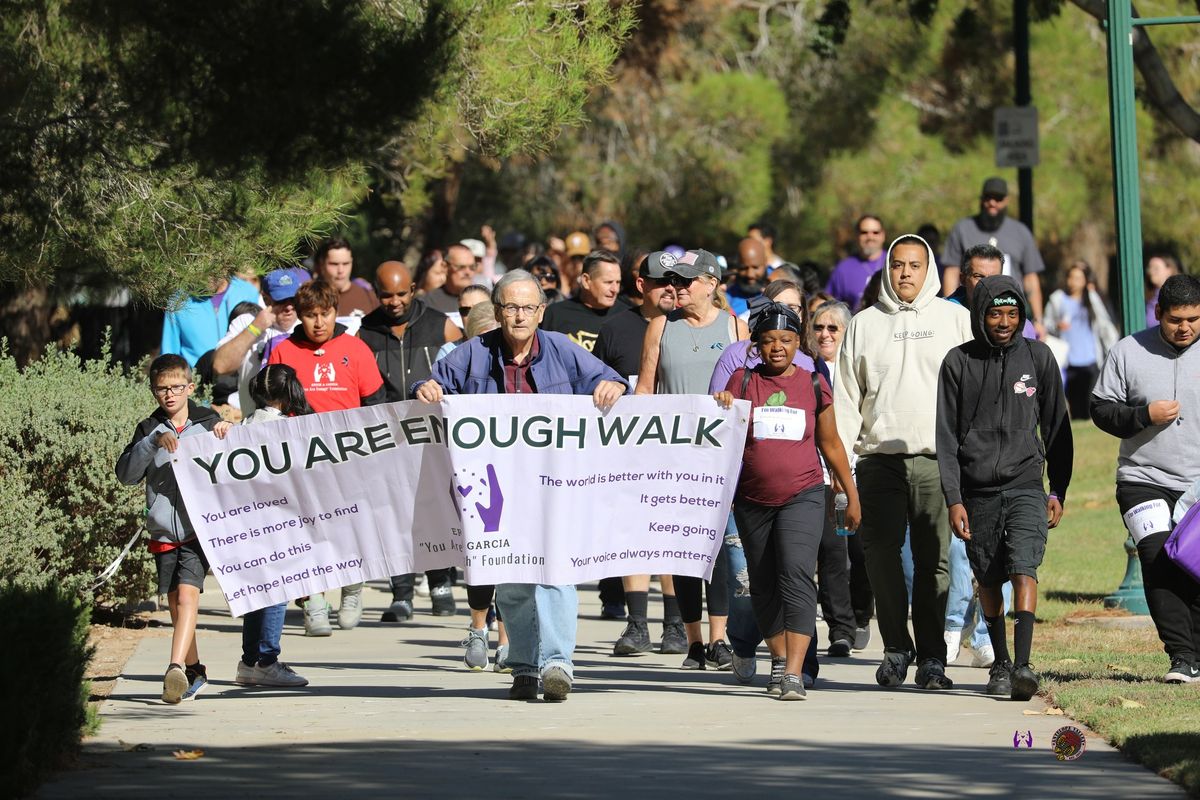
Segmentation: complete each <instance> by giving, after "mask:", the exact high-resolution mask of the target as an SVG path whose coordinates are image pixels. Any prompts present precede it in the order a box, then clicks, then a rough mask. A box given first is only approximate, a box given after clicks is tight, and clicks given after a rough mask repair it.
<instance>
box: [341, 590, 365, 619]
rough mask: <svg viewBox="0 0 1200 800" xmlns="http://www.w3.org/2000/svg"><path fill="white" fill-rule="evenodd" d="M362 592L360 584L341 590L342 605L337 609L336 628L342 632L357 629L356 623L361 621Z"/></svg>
mask: <svg viewBox="0 0 1200 800" xmlns="http://www.w3.org/2000/svg"><path fill="white" fill-rule="evenodd" d="M362 590H363V585H362V584H361V583H360V584H357V585H355V586H347V587H344V588H343V589H342V605H341V607H340V608H338V627H339V628H341V629H342V630H344V631H349V630H353V629H354V628H356V627H358V622H359V620H361V619H362V612H363V601H362Z"/></svg>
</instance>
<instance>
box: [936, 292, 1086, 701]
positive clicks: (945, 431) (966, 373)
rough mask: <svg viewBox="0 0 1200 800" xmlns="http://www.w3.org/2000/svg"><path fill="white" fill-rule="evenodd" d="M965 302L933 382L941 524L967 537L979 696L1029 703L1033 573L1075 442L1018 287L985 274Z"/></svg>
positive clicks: (1033, 677) (1058, 511) (1058, 509)
mask: <svg viewBox="0 0 1200 800" xmlns="http://www.w3.org/2000/svg"><path fill="white" fill-rule="evenodd" d="M971 301H972V302H971V324H972V329H973V330H974V333H975V338H974V340H973V341H970V342H967V343H966V344H962V345H959V346H958V347H956V348H954V349H953V350H951V351H950V352H949V353H947V354H946V358H945V360H944V361H943V362H942V369H941V374H940V376H939V378H938V409H937V412H938V413H937V454H938V469H939V472H940V473H941V480H942V492H943V493H944V494H945V495H946V505H947V507H948V508H949V514H950V530H951V531H953V533H954V535H955V536H957V537H958V538H960V539H962V540H963V541H964V542H966V545H967V557H968V558H969V559H970V562H971V571H972V572H974V573H975V580H976V581H977V582H978V583H979V602H980V604H981V605H982V607H983V615H984V621H985V622H986V623H987V627H988V633H989V635H990V636H991V640H992V646H993V647H994V648H995V651H996V661H995V663H994V664H993V665H992V670H991V675H990V677H989V680H988V685H987V693H988V694H993V695H1008V696H1010V697H1011V698H1012V699H1014V700H1028V699H1029V698H1031V697H1033V695H1034V694H1036V693H1037V690H1038V676H1037V673H1035V672H1034V671H1033V669H1032V668H1031V667H1030V666H1029V653H1030V650H1031V649H1032V646H1033V623H1034V612H1035V611H1036V609H1037V568H1038V567H1039V566H1041V563H1042V556H1043V555H1044V554H1045V552H1046V538H1047V532H1048V527H1049V528H1053V527H1055V526H1056V525H1058V522H1059V520H1060V519H1061V518H1062V513H1063V509H1062V503H1063V501H1064V500H1065V499H1066V495H1067V485H1068V484H1069V483H1070V482H1071V464H1072V460H1073V458H1074V445H1073V443H1072V440H1071V425H1070V422H1069V419H1068V415H1067V404H1066V398H1065V396H1064V394H1063V387H1062V379H1061V376H1060V373H1059V369H1058V364H1057V362H1056V361H1055V360H1054V355H1053V353H1051V351H1050V348H1049V347H1047V346H1046V345H1045V344H1043V343H1041V342H1038V341H1030V340H1028V339H1026V338H1024V337H1023V336H1022V335H1021V331H1022V328H1023V327H1024V325H1025V297H1024V295H1023V294H1022V292H1021V288H1020V286H1018V285H1017V282H1016V281H1015V280H1014V279H1012V278H1010V277H1008V276H1004V275H996V276H992V277H987V278H984V279H983V280H982V281H980V282H979V284H978V285H977V286H976V287H975V291H974V293H973V296H972V298H971ZM1039 429H1040V431H1039ZM1039 433H1040V436H1041V443H1040V444H1039V442H1038V435H1039ZM1043 467H1045V468H1046V471H1047V472H1048V475H1049V480H1050V495H1049V497H1048V498H1047V496H1046V495H1044V494H1043V490H1042V470H1043ZM1010 579H1011V581H1012V584H1013V590H1014V591H1013V594H1014V601H1015V602H1014V606H1015V608H1016V623H1015V625H1014V626H1013V643H1014V650H1015V652H1014V656H1015V659H1014V660H1015V662H1016V663H1015V666H1014V663H1013V661H1014V660H1010V659H1009V657H1008V643H1007V640H1006V639H1005V632H1004V606H1003V596H1002V594H1001V586H1002V585H1003V584H1004V582H1005V580H1010Z"/></svg>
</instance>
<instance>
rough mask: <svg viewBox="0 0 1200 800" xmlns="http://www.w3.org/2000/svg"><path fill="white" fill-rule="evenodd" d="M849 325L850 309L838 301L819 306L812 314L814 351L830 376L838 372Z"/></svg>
mask: <svg viewBox="0 0 1200 800" xmlns="http://www.w3.org/2000/svg"><path fill="white" fill-rule="evenodd" d="M849 324H850V307H849V306H848V305H846V304H845V303H839V302H837V301H836V300H835V301H832V302H829V303H824V304H822V305H820V306H817V308H816V309H815V310H814V311H813V312H812V322H811V329H812V333H811V336H812V340H811V341H812V345H811V346H812V350H813V352H814V353H817V354H818V355H820V356H821V360H822V361H824V362H825V364H826V365H827V366H828V367H829V374H830V375H832V374H834V373H835V372H836V371H837V370H836V367H837V355H838V349H839V348H840V347H841V346H842V337H843V336H845V335H846V326H847V325H849Z"/></svg>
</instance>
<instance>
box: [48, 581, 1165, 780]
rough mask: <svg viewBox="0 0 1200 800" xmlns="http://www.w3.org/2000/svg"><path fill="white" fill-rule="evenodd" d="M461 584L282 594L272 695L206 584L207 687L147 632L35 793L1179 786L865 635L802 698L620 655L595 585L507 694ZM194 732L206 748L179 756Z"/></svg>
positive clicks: (827, 665)
mask: <svg viewBox="0 0 1200 800" xmlns="http://www.w3.org/2000/svg"><path fill="white" fill-rule="evenodd" d="M456 593H458V594H459V598H458V599H459V608H460V609H462V611H460V615H459V616H457V617H454V618H435V617H433V616H430V615H429V614H428V613H423V612H427V611H428V607H429V606H428V600H427V599H426V600H422V599H421V598H417V607H418V614H417V617H416V618H415V620H414V621H412V622H410V623H407V624H404V625H400V626H396V625H389V626H386V627H385V626H382V625H380V624H379V623H378V622H377V621H376V620H378V618H379V614H380V612H381V611H382V609H383V607H384V605H385V604H386V603H387V601H388V599H389V598H388V596H387V595H386V594H385V593H384V592H382V591H377V590H375V589H371V588H368V589H367V591H366V594H365V595H364V598H365V600H366V603H367V607H368V612H367V614H365V615H364V622H363V624H362V625H361V626H360V627H359V628H357V629H356V630H353V631H336V632H335V633H334V635H333V637H332V638H329V639H306V638H305V637H304V636H303V634H302V629H301V628H299V627H298V625H299V623H300V615H299V612H291V611H289V615H288V627H287V628H286V629H285V633H284V640H283V649H284V660H286V661H287V662H288V663H289V664H291V665H293V666H294V667H295V668H296V670H297V671H298V672H300V673H301V674H303V675H305V676H306V677H307V678H308V679H309V680H310V681H311V684H310V685H309V686H308V687H307V688H305V689H303V690H299V691H268V690H254V689H242V688H239V687H237V686H235V685H234V684H233V682H232V677H233V671H234V669H235V664H236V661H237V658H238V656H239V653H240V636H239V632H240V630H241V623H240V621H238V620H235V619H230V618H229V616H228V614H227V612H226V611H225V609H224V608H223V607H222V608H214V604H215V603H220V600H219V598H220V594H219V592H218V591H216V587H215V586H213V587H212V588H211V589H210V590H209V591H208V592H206V594H205V595H204V598H205V600H206V601H207V607H206V608H204V609H202V614H201V633H200V652H201V655H202V658H203V660H204V662H205V663H206V664H208V666H209V675H210V677H211V678H212V680H213V683H212V684H211V685H210V686H209V689H208V691H207V692H205V693H204V694H202V695H201V696H200V697H199V698H198V699H197V700H195V701H194V702H189V703H185V704H182V705H180V706H177V707H168V706H164V705H163V704H162V703H161V702H160V701H159V699H158V698H159V694H160V692H161V686H162V671H163V669H164V662H165V661H166V651H167V647H168V640H167V639H166V638H162V637H148V638H147V639H145V640H144V641H143V642H142V643H141V645H140V646H139V648H138V651H137V652H136V653H135V654H134V656H133V658H132V659H131V660H130V661H129V663H128V665H127V666H126V668H125V674H124V676H123V678H122V680H120V681H119V682H118V683H117V686H116V688H115V690H114V691H113V693H112V695H111V696H110V697H109V699H108V700H107V701H106V702H105V703H104V705H103V708H102V716H103V727H102V728H101V730H100V733H99V735H98V736H96V737H94V738H92V739H89V740H88V741H87V742H86V743H85V746H84V757H83V759H82V761H83V766H82V768H80V769H78V770H75V771H73V772H69V773H64V774H61V775H59V776H58V777H57V778H56V779H55V780H52V781H50V782H48V783H47V784H46V785H44V786H43V788H42V790H41V792H40V796H42V797H47V798H58V797H62V798H72V800H75V799H76V798H80V797H121V798H126V797H154V798H162V797H168V796H169V797H197V798H199V797H204V798H212V797H225V796H245V797H275V796H292V797H297V796H314V797H321V796H323V797H333V796H339V797H342V796H380V795H384V794H385V793H386V794H388V795H391V796H395V797H418V798H425V797H440V796H444V797H454V798H458V797H480V798H485V797H486V798H509V797H513V798H516V797H568V798H584V797H612V796H619V795H622V794H626V795H630V796H633V797H640V796H650V797H655V798H671V797H687V798H690V799H691V800H695V799H696V798H705V797H722V798H729V797H732V796H735V795H744V796H754V795H761V794H763V793H766V794H768V795H771V796H783V795H787V796H789V797H796V796H800V795H799V793H800V792H807V793H808V796H814V797H823V796H832V795H835V794H836V796H838V797H839V798H855V797H864V798H866V797H872V798H876V797H904V798H919V797H931V798H939V800H940V799H942V798H946V797H960V796H965V797H1055V798H1096V797H1105V796H1107V797H1138V798H1150V797H1182V796H1183V793H1182V791H1181V790H1179V789H1178V788H1177V787H1175V786H1174V785H1172V784H1170V783H1169V782H1167V781H1165V780H1162V779H1160V778H1158V777H1157V776H1155V775H1154V774H1153V773H1151V772H1149V771H1148V770H1146V769H1143V768H1142V767H1140V766H1137V765H1134V764H1131V763H1129V762H1127V761H1125V760H1124V758H1122V756H1121V755H1120V754H1119V753H1118V752H1116V751H1115V750H1113V749H1112V748H1110V747H1108V746H1107V745H1106V744H1104V743H1103V742H1102V741H1101V740H1100V739H1099V737H1097V736H1091V737H1089V738H1088V746H1087V752H1086V753H1085V754H1084V755H1083V757H1082V758H1081V759H1079V760H1078V761H1074V762H1059V761H1057V760H1056V759H1055V758H1054V756H1053V755H1052V753H1051V752H1050V749H1049V742H1050V737H1051V734H1052V733H1053V732H1054V730H1055V729H1056V728H1058V727H1059V726H1061V725H1063V724H1067V723H1068V722H1069V720H1065V719H1064V718H1063V717H1058V716H1026V715H1024V714H1023V713H1022V712H1023V711H1024V710H1025V709H1034V710H1041V709H1042V708H1043V706H1042V704H1041V702H1040V701H1037V700H1034V701H1032V702H1029V703H1014V702H1011V701H1000V700H996V699H992V698H988V697H984V696H981V695H980V691H981V690H982V688H983V684H984V683H985V682H986V680H987V672H986V671H985V670H981V669H972V668H969V667H951V668H950V670H949V674H950V676H951V677H952V678H953V679H954V681H955V684H956V686H957V687H958V688H956V689H955V690H954V691H951V692H939V693H930V692H923V691H919V690H916V689H913V688H907V689H903V690H893V691H883V690H881V689H879V688H878V687H877V686H876V685H875V681H874V673H875V666H876V664H877V662H878V660H879V658H880V657H881V650H880V647H879V645H878V636H877V635H876V637H875V639H874V641H873V643H872V647H871V648H870V649H868V650H867V651H866V652H864V653H861V654H856V655H855V657H853V658H850V659H843V660H838V661H832V660H825V661H824V663H823V665H822V671H821V678H820V681H819V682H818V684H817V689H816V690H814V691H812V692H810V693H809V699H808V701H807V702H803V703H781V702H778V701H776V700H773V699H770V698H768V697H767V696H766V694H765V693H764V692H763V687H764V686H765V677H764V676H763V674H762V672H763V671H764V670H765V669H766V668H767V662H766V660H765V659H760V661H759V670H760V674H759V676H758V678H757V680H756V682H755V685H754V686H753V687H745V686H740V685H737V684H735V683H734V681H733V679H732V676H731V675H729V674H728V673H719V672H700V673H685V672H681V671H680V670H678V669H677V667H678V664H679V662H680V661H681V660H682V657H680V656H660V655H657V654H654V655H647V656H642V657H637V658H626V659H616V658H613V657H611V656H610V655H609V653H610V652H611V649H610V648H611V643H612V641H613V640H614V639H615V638H616V637H617V636H618V635H619V633H620V631H621V628H622V623H618V622H612V621H602V620H599V619H598V618H597V613H598V611H599V606H598V602H597V599H596V593H595V592H594V591H591V590H589V591H583V592H581V593H580V599H581V614H582V615H583V617H582V618H581V619H580V623H579V648H578V650H577V654H576V665H577V682H576V692H575V693H573V694H572V695H571V697H570V699H569V700H568V701H567V702H566V703H563V704H546V703H540V702H539V703H516V702H511V701H509V700H508V699H507V690H508V685H509V683H510V682H511V678H510V676H507V675H497V674H494V673H492V672H483V673H472V672H468V671H467V670H466V669H464V668H463V666H462V660H461V648H460V647H459V641H460V640H461V638H462V636H463V635H464V630H465V627H466V622H467V620H466V613H465V609H466V601H465V597H463V596H462V590H461V589H457V590H456ZM656 612H657V604H656V603H654V604H652V606H651V613H652V614H654V613H656ZM656 630H657V626H652V632H656ZM823 635H824V631H823V630H822V636H823ZM910 676H911V672H910ZM1016 730H1020V731H1022V732H1024V731H1032V733H1033V740H1034V746H1033V748H1032V749H1027V748H1025V747H1022V748H1021V749H1019V750H1014V749H1013V744H1012V741H1013V732H1014V731H1016ZM141 744H145V745H151V746H152V747H153V749H134V746H135V745H141ZM193 748H199V749H203V750H204V751H205V755H204V757H203V758H200V759H198V760H195V761H180V760H177V759H175V758H174V757H173V756H172V755H171V753H172V751H173V750H177V749H188V750H190V749H193Z"/></svg>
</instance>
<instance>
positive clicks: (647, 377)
mask: <svg viewBox="0 0 1200 800" xmlns="http://www.w3.org/2000/svg"><path fill="white" fill-rule="evenodd" d="M661 263H662V266H663V268H664V270H665V272H664V275H665V277H666V278H667V279H668V280H669V281H670V282H671V285H672V286H674V287H675V310H674V311H673V312H671V313H670V314H668V315H666V316H664V317H659V318H657V319H654V320H651V321H650V327H649V328H647V330H646V339H645V342H644V343H643V345H642V365H641V371H640V372H639V373H638V384H637V390H636V392H635V394H708V383H709V379H710V378H711V377H712V373H713V368H714V367H715V366H716V364H717V360H718V359H719V358H720V357H721V353H722V352H723V351H724V350H725V347H726V346H727V345H729V344H731V343H732V342H736V341H739V340H741V339H746V338H748V337H749V335H750V332H749V330H748V329H747V327H746V323H745V322H743V321H742V320H740V319H737V318H736V317H734V316H733V315H732V314H730V313H729V312H728V311H726V310H724V309H723V308H722V306H721V305H720V304H719V303H720V302H721V301H720V299H719V298H718V296H717V287H718V286H719V285H720V282H721V272H722V271H721V265H720V262H718V261H717V259H716V256H714V255H713V254H712V253H709V252H708V251H706V250H689V251H688V252H686V253H684V254H683V255H682V256H680V257H678V258H676V257H674V256H670V257H669V260H668V257H667V256H664V259H663V260H662V262H661ZM727 561H728V554H727V552H726V548H725V547H722V548H721V553H720V555H719V556H718V557H717V561H716V563H715V564H714V565H713V577H712V583H711V584H710V585H709V587H708V629H709V641H710V644H709V646H708V648H707V649H706V648H705V646H704V635H703V633H702V629H701V627H700V619H701V617H702V616H703V611H704V607H703V604H702V602H701V596H702V594H703V592H702V590H701V587H702V586H703V585H704V581H702V580H701V579H700V578H691V577H686V576H680V575H676V576H675V596H676V598H678V601H679V612H680V615H681V616H682V617H683V624H684V628H685V629H686V631H687V638H688V654H687V658H685V659H684V662H683V665H682V666H683V669H704V668H705V667H706V666H708V667H712V668H713V669H722V670H726V669H730V668H731V667H732V666H733V651H732V650H731V649H730V647H729V645H728V644H727V643H726V641H725V627H726V622H727V621H728V617H729V596H728V569H729V568H728V565H727Z"/></svg>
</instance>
